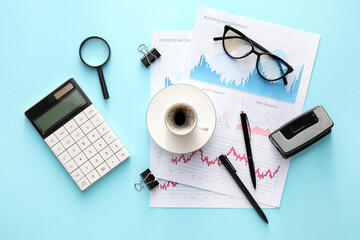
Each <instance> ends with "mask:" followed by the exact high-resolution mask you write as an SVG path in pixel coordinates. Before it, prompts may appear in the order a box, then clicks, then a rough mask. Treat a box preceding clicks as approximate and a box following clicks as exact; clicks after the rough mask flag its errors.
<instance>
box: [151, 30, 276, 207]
mask: <svg viewBox="0 0 360 240" xmlns="http://www.w3.org/2000/svg"><path fill="white" fill-rule="evenodd" d="M190 39H191V32H190V31H153V32H152V36H151V46H152V47H155V48H156V49H157V50H158V51H159V52H160V54H161V57H160V58H159V59H158V60H156V61H155V62H154V63H153V64H152V65H151V96H152V97H153V96H154V95H155V94H156V93H157V92H158V91H160V90H161V89H163V88H164V87H167V86H170V85H172V84H176V83H179V81H180V80H181V73H182V70H183V67H184V63H185V58H186V54H187V52H188V48H189V45H190ZM163 154H169V153H168V152H167V151H165V150H163V149H162V148H160V147H159V146H158V145H157V144H156V143H155V142H154V141H153V140H152V139H151V142H150V167H151V169H152V171H153V173H154V174H155V176H158V169H159V167H160V164H161V159H162V155H163ZM165 164H166V162H165ZM159 183H160V186H159V187H158V188H156V189H154V190H152V191H151V192H150V207H198V208H205V207H206V208H250V207H251V205H250V204H249V203H248V201H247V200H246V199H245V198H243V197H240V198H239V197H233V196H229V195H224V194H219V193H215V192H211V191H207V190H203V189H199V188H195V187H190V186H186V185H183V184H179V183H177V182H173V181H171V179H170V180H162V179H159ZM261 207H270V206H267V205H264V204H263V205H261Z"/></svg>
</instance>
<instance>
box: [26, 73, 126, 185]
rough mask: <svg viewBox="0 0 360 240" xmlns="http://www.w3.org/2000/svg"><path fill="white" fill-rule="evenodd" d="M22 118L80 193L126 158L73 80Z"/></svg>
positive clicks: (120, 146)
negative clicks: (31, 126)
mask: <svg viewBox="0 0 360 240" xmlns="http://www.w3.org/2000/svg"><path fill="white" fill-rule="evenodd" d="M25 115H26V116H27V118H28V119H29V120H30V122H31V123H32V125H33V126H34V127H35V128H36V130H37V131H38V132H39V134H40V135H41V137H42V138H43V139H44V141H45V142H46V144H47V145H48V146H49V148H50V149H51V151H52V152H53V153H54V154H55V156H56V157H57V158H58V160H59V161H60V163H61V164H62V165H63V166H64V168H65V169H66V171H67V172H68V173H69V174H70V176H71V178H72V179H73V180H74V182H75V183H76V184H77V186H78V187H79V188H80V190H82V191H83V190H85V189H87V188H88V187H89V186H91V185H92V184H93V183H95V182H96V181H97V180H99V179H100V178H101V177H103V176H104V175H105V174H107V173H108V172H110V170H111V169H113V168H115V167H116V166H118V165H119V164H120V163H122V162H123V161H124V160H125V159H127V158H128V157H129V156H130V154H129V152H128V151H127V149H126V148H125V147H124V145H123V144H122V142H121V141H120V139H119V138H118V137H117V136H116V134H115V133H114V132H113V131H112V129H111V128H110V126H109V125H108V124H107V122H106V121H105V120H104V118H103V117H102V116H101V114H100V113H99V111H98V110H97V109H96V107H95V106H94V104H92V103H91V101H90V100H89V98H88V97H87V96H86V95H85V93H84V92H83V91H82V89H81V88H80V87H79V85H78V84H77V82H76V81H75V80H74V79H69V80H68V81H66V82H65V83H64V84H62V85H61V86H60V87H58V88H57V89H56V90H55V91H53V92H52V93H50V94H49V95H48V96H46V97H45V98H44V99H42V100H41V101H40V102H38V103H37V104H36V105H35V106H33V107H32V108H30V109H29V110H27V111H26V112H25Z"/></svg>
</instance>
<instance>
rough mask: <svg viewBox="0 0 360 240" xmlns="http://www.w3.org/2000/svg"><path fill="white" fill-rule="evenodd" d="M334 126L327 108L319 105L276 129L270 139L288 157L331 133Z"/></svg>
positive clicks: (282, 154) (284, 156)
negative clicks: (326, 110)
mask: <svg viewBox="0 0 360 240" xmlns="http://www.w3.org/2000/svg"><path fill="white" fill-rule="evenodd" d="M333 126H334V123H333V121H332V120H331V119H330V117H329V116H328V114H327V113H326V112H325V109H324V108H323V107H322V106H317V107H314V108H312V109H310V110H309V111H307V112H305V113H303V114H301V115H300V116H298V117H296V118H294V119H292V120H291V121H290V122H288V123H286V124H284V125H283V126H281V127H280V128H279V129H277V130H275V131H274V132H273V133H271V134H270V135H269V139H270V141H271V142H272V143H273V144H274V146H275V147H276V149H277V150H279V152H280V154H281V156H283V158H288V157H290V156H292V155H294V154H296V153H298V152H300V151H302V150H303V149H305V148H307V147H308V146H310V145H312V144H313V143H315V142H316V141H318V140H320V139H321V138H323V137H324V136H326V135H327V134H329V133H330V132H331V128H332V127H333Z"/></svg>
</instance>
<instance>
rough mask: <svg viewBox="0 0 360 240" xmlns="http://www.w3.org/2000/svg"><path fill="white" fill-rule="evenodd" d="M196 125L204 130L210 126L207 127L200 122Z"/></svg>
mask: <svg viewBox="0 0 360 240" xmlns="http://www.w3.org/2000/svg"><path fill="white" fill-rule="evenodd" d="M196 127H197V128H198V129H201V130H203V131H207V130H209V128H208V127H205V126H204V125H202V124H200V123H198V124H197V125H196Z"/></svg>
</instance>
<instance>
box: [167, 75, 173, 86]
mask: <svg viewBox="0 0 360 240" xmlns="http://www.w3.org/2000/svg"><path fill="white" fill-rule="evenodd" d="M171 85H174V84H173V83H172V82H171V79H170V78H169V77H166V78H165V87H168V86H171Z"/></svg>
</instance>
